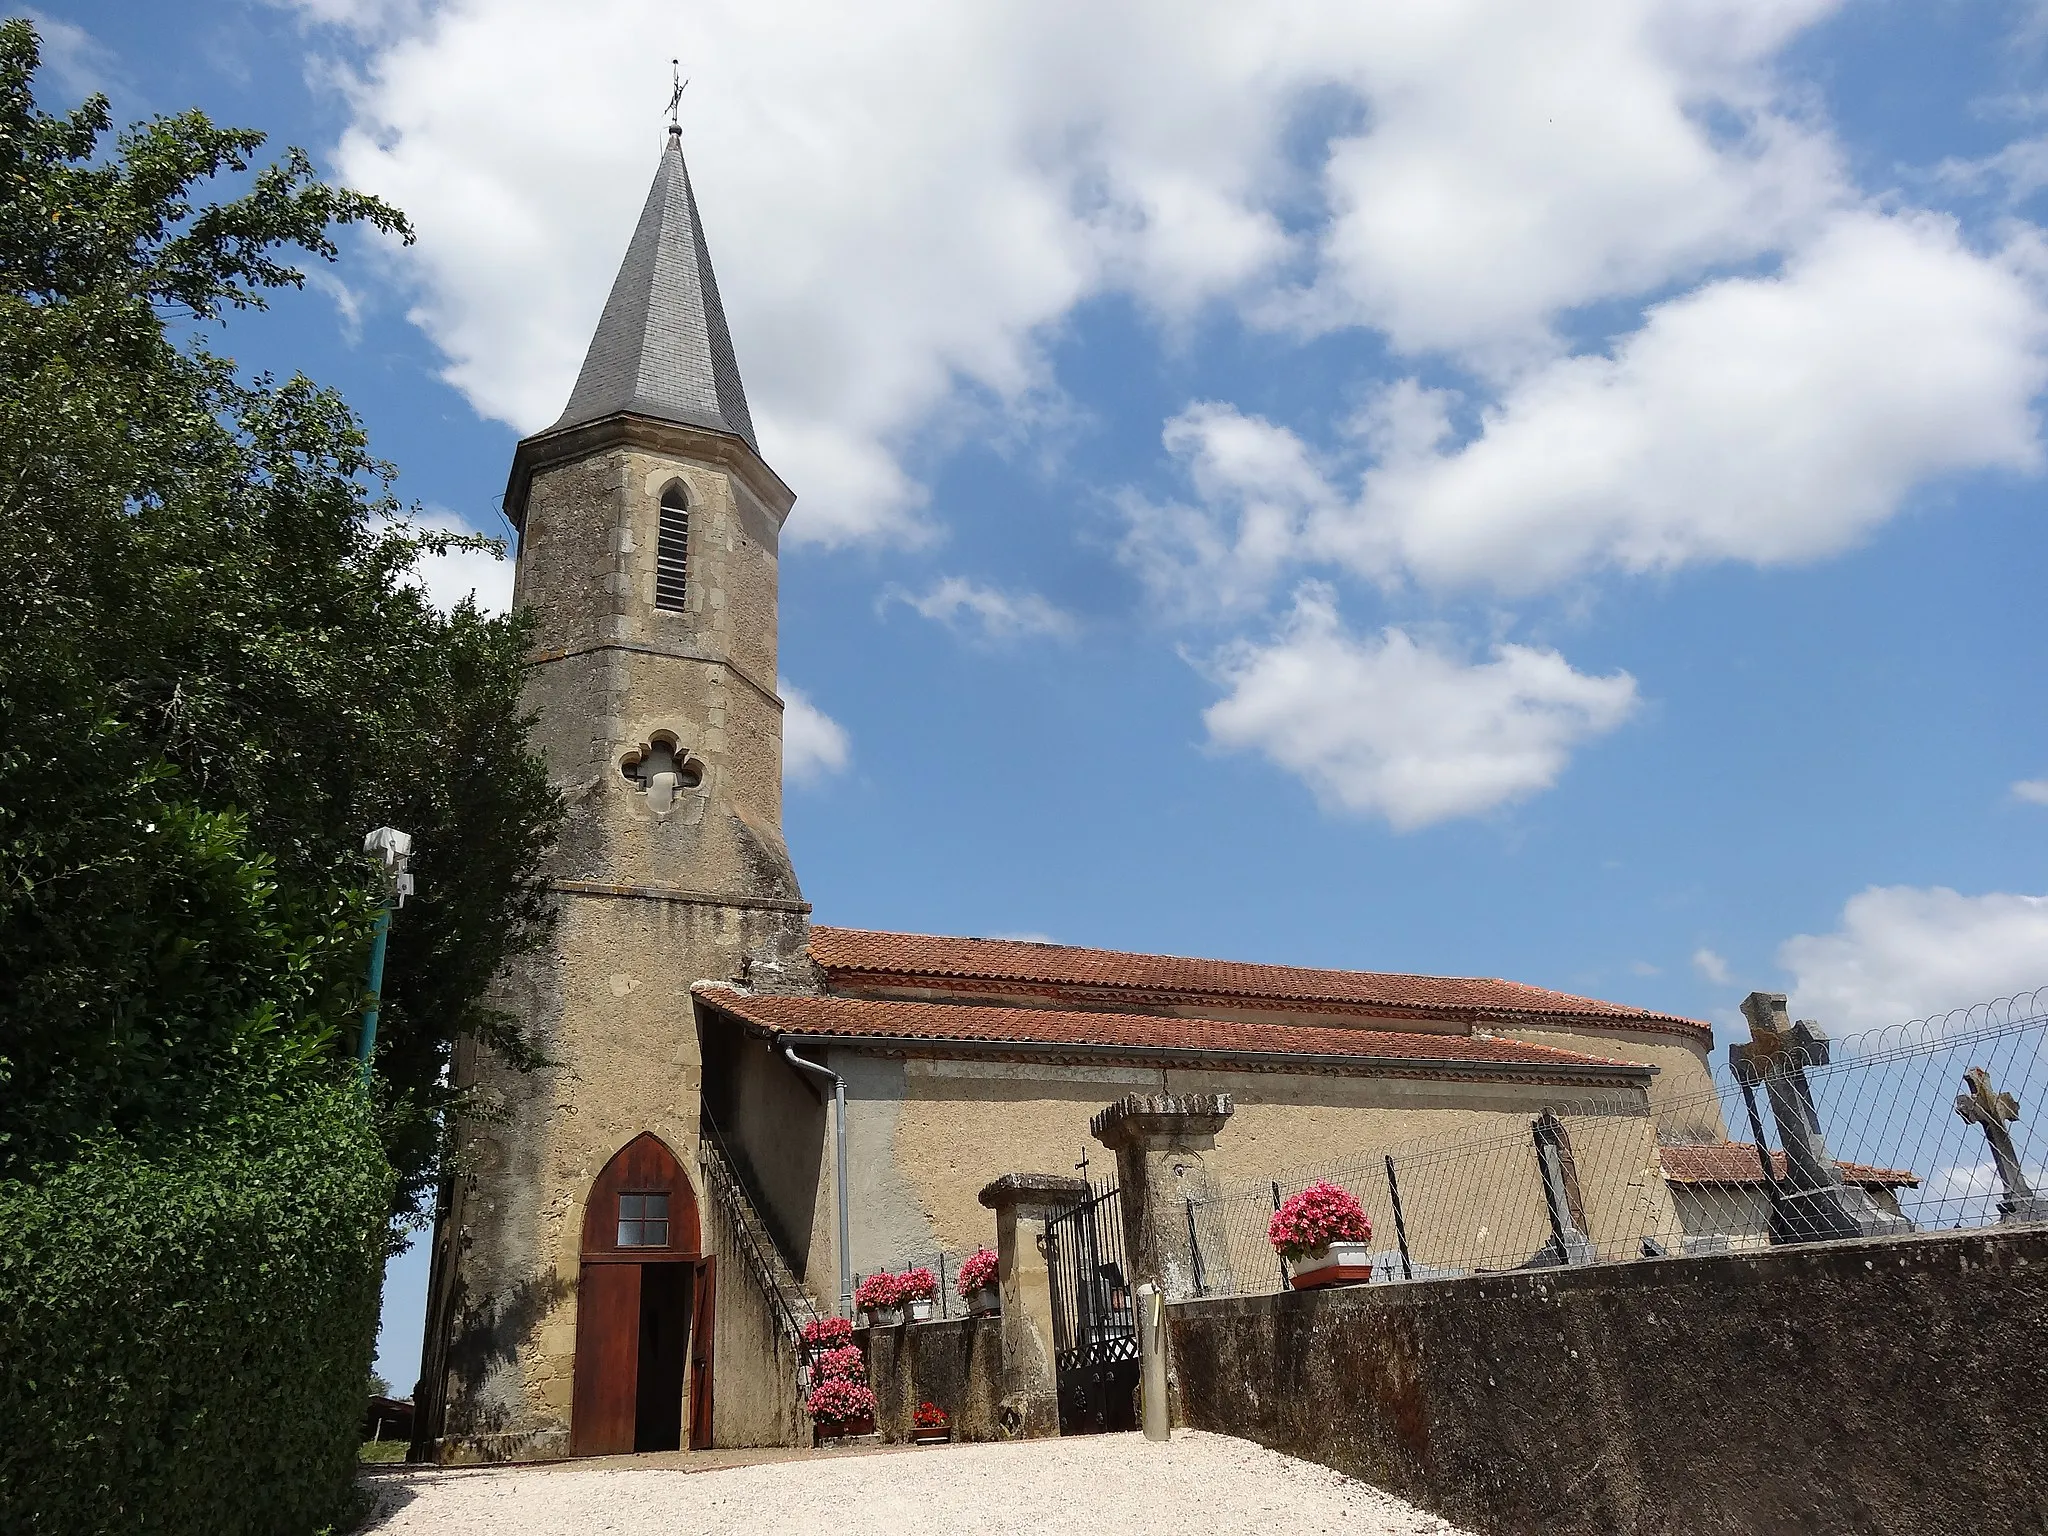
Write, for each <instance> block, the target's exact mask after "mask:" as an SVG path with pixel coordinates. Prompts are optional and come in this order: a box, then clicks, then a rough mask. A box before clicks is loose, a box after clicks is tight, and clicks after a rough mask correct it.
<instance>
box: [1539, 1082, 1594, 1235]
mask: <svg viewBox="0 0 2048 1536" xmlns="http://www.w3.org/2000/svg"><path fill="white" fill-rule="evenodd" d="M1530 1129H1531V1130H1532V1131H1533V1132H1534V1133H1535V1138H1536V1170H1537V1172H1538V1173H1539V1174H1540V1175H1541V1176H1542V1179H1543V1204H1544V1206H1545V1208H1546V1209H1547V1210H1548V1211H1549V1214H1550V1241H1549V1242H1547V1243H1545V1244H1544V1245H1543V1246H1542V1247H1541V1248H1539V1249H1537V1250H1536V1253H1535V1255H1534V1257H1532V1258H1531V1259H1530V1260H1529V1262H1528V1263H1527V1264H1524V1265H1523V1266H1522V1267H1523V1268H1524V1269H1531V1268H1542V1267H1544V1266H1546V1265H1552V1264H1590V1263H1592V1262H1593V1245H1592V1243H1591V1242H1589V1241H1588V1240H1587V1237H1586V1203H1585V1199H1584V1197H1583V1196H1581V1195H1580V1193H1579V1169H1578V1162H1577V1160H1576V1159H1575V1158H1573V1156H1572V1142H1571V1136H1570V1134H1569V1133H1568V1132H1567V1131H1566V1130H1565V1128H1564V1122H1563V1121H1562V1120H1560V1119H1558V1117H1557V1112H1556V1111H1555V1110H1550V1109H1546V1110H1544V1111H1543V1113H1542V1114H1541V1115H1539V1116H1537V1117H1536V1119H1534V1120H1533V1121H1531V1122H1530Z"/></svg>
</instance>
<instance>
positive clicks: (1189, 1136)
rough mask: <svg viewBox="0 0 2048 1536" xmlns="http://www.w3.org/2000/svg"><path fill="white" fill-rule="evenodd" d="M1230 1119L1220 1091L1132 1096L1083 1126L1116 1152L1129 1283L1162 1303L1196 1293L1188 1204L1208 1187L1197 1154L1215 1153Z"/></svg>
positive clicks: (1226, 1096) (1208, 1178) (1228, 1106)
mask: <svg viewBox="0 0 2048 1536" xmlns="http://www.w3.org/2000/svg"><path fill="white" fill-rule="evenodd" d="M1230 1113H1231V1103H1230V1095H1229V1094H1227V1093H1189V1094H1152V1095H1138V1094H1133V1095H1131V1096H1130V1097H1128V1098H1122V1099H1118V1100H1117V1101H1116V1102H1115V1103H1114V1104H1112V1105H1110V1106H1109V1107H1108V1108H1107V1109H1105V1110H1103V1111H1102V1112H1101V1113H1100V1114H1098V1115H1096V1117H1095V1118H1094V1119H1093V1120H1091V1121H1090V1122H1089V1123H1088V1129H1089V1130H1090V1131H1091V1132H1093V1133H1094V1136H1095V1139H1096V1140H1097V1141H1099V1142H1101V1143H1102V1144H1103V1145H1104V1146H1106V1147H1108V1148H1109V1149H1110V1150H1111V1151H1112V1152H1114V1153H1116V1166H1117V1185H1118V1188H1119V1190H1120V1192H1121V1197H1122V1205H1123V1214H1124V1246H1125V1249H1126V1251H1127V1253H1128V1255H1129V1258H1130V1261H1131V1268H1132V1270H1133V1271H1134V1273H1133V1275H1132V1277H1131V1278H1132V1279H1133V1280H1134V1281H1150V1282H1151V1283H1152V1284H1154V1285H1156V1286H1158V1287H1159V1288H1160V1290H1161V1291H1163V1292H1164V1293H1165V1295H1166V1298H1167V1300H1169V1301H1180V1300H1183V1299H1185V1298H1187V1297H1189V1296H1194V1295H1197V1294H1199V1290H1198V1287H1197V1286H1196V1283H1195V1273H1196V1271H1195V1265H1196V1253H1195V1249H1194V1243H1193V1239H1192V1238H1191V1237H1190V1234H1189V1232H1188V1222H1187V1209H1188V1201H1189V1200H1191V1199H1192V1200H1200V1199H1202V1198H1203V1197H1204V1196H1206V1195H1208V1194H1209V1193H1210V1192H1211V1191H1212V1189H1213V1188H1214V1185H1215V1180H1214V1179H1213V1178H1212V1177H1211V1175H1210V1173H1209V1170H1208V1169H1207V1168H1206V1167H1204V1166H1203V1162H1202V1154H1203V1153H1204V1152H1207V1151H1210V1150H1212V1149H1213V1148H1214V1147H1215V1145H1216V1133H1217V1132H1218V1131H1220V1130H1222V1129H1223V1125H1224V1122H1225V1121H1227V1120H1228V1119H1229V1118H1230Z"/></svg>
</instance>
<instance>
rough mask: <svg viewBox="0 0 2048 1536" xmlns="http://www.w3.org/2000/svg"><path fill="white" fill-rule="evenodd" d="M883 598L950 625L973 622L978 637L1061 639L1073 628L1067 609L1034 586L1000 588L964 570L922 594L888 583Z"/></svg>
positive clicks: (997, 638) (1070, 632)
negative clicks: (964, 573) (1025, 589)
mask: <svg viewBox="0 0 2048 1536" xmlns="http://www.w3.org/2000/svg"><path fill="white" fill-rule="evenodd" d="M883 603H884V605H885V606H886V605H887V604H889V603H901V604H903V605H904V606H905V607H906V608H911V609H914V610H915V611H916V612H918V613H921V614H923V615H924V616H925V617H926V618H928V619H933V620H936V621H937V622H938V623H941V624H944V625H946V626H947V627H949V628H952V629H963V628H967V627H969V626H972V627H973V628H974V629H975V630H976V631H977V632H978V633H979V634H980V635H981V636H982V638H984V639H987V640H992V641H1004V640H1023V639H1028V638H1030V637H1033V636H1038V635H1044V636H1050V637H1053V638H1056V639H1064V638H1066V637H1068V636H1071V635H1072V634H1073V633H1074V632H1075V630H1076V628H1077V626H1076V624H1075V622H1074V619H1073V616H1072V615H1071V614H1069V613H1066V612H1065V611H1063V610H1062V609H1059V608H1056V607H1054V606H1053V604H1051V603H1050V602H1048V601H1047V600H1046V599H1045V598H1043V597H1041V596H1039V595H1038V594H1037V593H1036V592H1014V593H1013V592H1003V591H999V590H997V589H996V588H994V587H985V586H982V585H981V584H979V583H978V582H974V581H970V580H968V579H967V578H966V577H964V576H946V577H942V578H941V579H940V580H939V581H938V582H937V583H935V584H934V585H933V587H932V589H931V590H930V591H929V592H925V593H922V594H919V593H913V592H906V591H904V590H902V589H901V588H900V587H899V588H892V589H891V590H890V591H889V592H888V594H887V595H886V596H885V597H884V598H883Z"/></svg>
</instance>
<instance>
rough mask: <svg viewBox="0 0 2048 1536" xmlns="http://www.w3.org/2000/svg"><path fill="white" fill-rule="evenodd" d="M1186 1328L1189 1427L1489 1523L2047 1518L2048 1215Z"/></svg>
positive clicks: (1356, 1292)
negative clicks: (2035, 1221) (1997, 1226)
mask: <svg viewBox="0 0 2048 1536" xmlns="http://www.w3.org/2000/svg"><path fill="white" fill-rule="evenodd" d="M1168 1318H1169V1322H1168V1327H1169V1332H1170V1340H1171V1351H1172V1360H1173V1368H1174V1375H1175V1378H1176V1382H1175V1384H1176V1389H1177V1396H1178V1402H1179V1406H1180V1412H1181V1416H1182V1418H1183V1420H1184V1422H1186V1423H1187V1424H1190V1425H1192V1426H1194V1427H1195V1428H1198V1429H1208V1430H1216V1431H1219V1432H1221V1433H1224V1434H1230V1435H1239V1436H1242V1437H1244V1438H1246V1439H1250V1440H1255V1441H1257V1442H1259V1443H1260V1444H1262V1445H1266V1446H1270V1447H1272V1448H1274V1449H1276V1450H1280V1451H1284V1452H1286V1453H1288V1454H1290V1455H1294V1456H1301V1457H1305V1458H1307V1459H1309V1460H1313V1461H1318V1462H1321V1463H1323V1464H1324V1465H1326V1466H1330V1467H1334V1468H1336V1469H1337V1470H1338V1471H1340V1472H1345V1473H1348V1474H1350V1475H1351V1476H1354V1477H1358V1478H1362V1479H1364V1480H1366V1481H1368V1482H1371V1483H1375V1484H1377V1485H1379V1486H1380V1487H1383V1488H1386V1489H1388V1490H1390V1491H1392V1492H1394V1493H1397V1494H1400V1495H1402V1496H1403V1497H1405V1498H1408V1499H1411V1500H1413V1501H1414V1502H1416V1503H1418V1504H1421V1505H1423V1506H1425V1507H1426V1508H1428V1509H1431V1510H1433V1511H1435V1512H1436V1513H1438V1514H1440V1515H1442V1516H1444V1517H1445V1518H1446V1519H1449V1520H1452V1521H1455V1522H1457V1523H1459V1524H1462V1525H1466V1526H1469V1527H1472V1528H1474V1529H1476V1530H1479V1531H1483V1532H1501V1533H1507V1532H1513V1533H1522V1532H1537V1531H1541V1532H1545V1533H1577V1532H1583V1533H1586V1536H1594V1533H1598V1536H1609V1533H1616V1532H1628V1533H1657V1536H1694V1533H1698V1536H1708V1533H1712V1536H1722V1533H1726V1536H1735V1533H1742V1536H1754V1533H1776V1532H1784V1533H1788V1536H1790V1533H1795V1532H1796V1533H1801V1536H1805V1533H1815V1532H1883V1533H1902V1536H1920V1533H1941V1536H1955V1533H1958V1532H1964V1531H1967V1532H1970V1533H1972V1536H1987V1533H2006V1532H2011V1533H2014V1536H2018V1533H2021V1532H2025V1533H2028V1536H2039V1533H2041V1532H2043V1531H2048V1228H2041V1227H2034V1228H2027V1229H2020V1230H2015V1231H2010V1232H1989V1233H1972V1234H1967V1235H1965V1234H1938V1235H1929V1236H1918V1237H1910V1238H1897V1239H1889V1240H1879V1241H1872V1242H1860V1243H1842V1244H1832V1245H1826V1246H1813V1247H1801V1248H1786V1249H1777V1250H1774V1251H1768V1252H1763V1253H1757V1254H1745V1255H1731V1256H1727V1257H1713V1258H1692V1259H1666V1260H1644V1261H1642V1262H1639V1263H1631V1264H1620V1265H1604V1266H1598V1267H1594V1268H1589V1269H1579V1270H1555V1269H1554V1270H1546V1271H1532V1272H1527V1273H1515V1274H1503V1275H1490V1276H1481V1277H1477V1278H1473V1279H1469V1280H1453V1281H1443V1282H1436V1283H1429V1284H1417V1285H1385V1286H1379V1285H1375V1286H1369V1287H1352V1288H1347V1289H1339V1290H1326V1291H1316V1292H1304V1293H1300V1294H1295V1295H1287V1296H1260V1297H1244V1298H1236V1299H1231V1300H1220V1301H1190V1302H1184V1303H1177V1304H1175V1305H1174V1306H1172V1307H1170V1308H1169V1309H1168Z"/></svg>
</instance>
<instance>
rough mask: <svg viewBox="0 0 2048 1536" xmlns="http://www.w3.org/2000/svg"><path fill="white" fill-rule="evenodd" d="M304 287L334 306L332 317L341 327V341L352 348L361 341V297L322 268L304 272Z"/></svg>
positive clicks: (313, 268)
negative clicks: (326, 299)
mask: <svg viewBox="0 0 2048 1536" xmlns="http://www.w3.org/2000/svg"><path fill="white" fill-rule="evenodd" d="M306 285H307V286H308V287H309V288H311V289H313V291H314V292H316V293H323V294H325V295H326V296H327V298H328V300H329V301H330V302H331V303H332V304H333V305H334V317H335V320H336V322H337V323H338V324H339V325H340V326H341V339H342V340H343V341H344V342H345V343H347V344H348V345H349V346H351V347H352V346H354V345H355V344H356V343H357V342H359V341H361V340H362V339H363V295H362V294H361V293H360V292H358V291H357V290H356V289H354V288H351V287H349V285H348V284H347V283H344V282H343V281H342V280H341V279H340V278H338V277H336V276H335V275H334V274H333V273H332V272H329V271H328V270H327V269H326V268H324V267H312V268H309V269H308V270H307V272H306Z"/></svg>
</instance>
